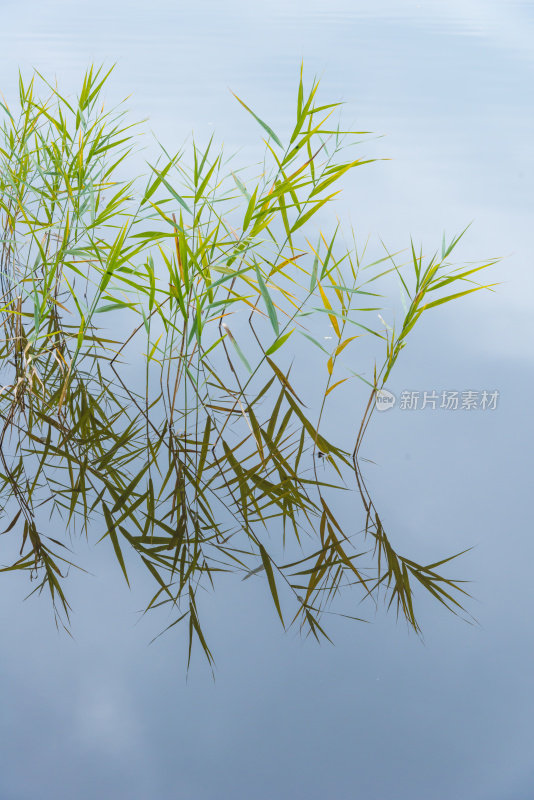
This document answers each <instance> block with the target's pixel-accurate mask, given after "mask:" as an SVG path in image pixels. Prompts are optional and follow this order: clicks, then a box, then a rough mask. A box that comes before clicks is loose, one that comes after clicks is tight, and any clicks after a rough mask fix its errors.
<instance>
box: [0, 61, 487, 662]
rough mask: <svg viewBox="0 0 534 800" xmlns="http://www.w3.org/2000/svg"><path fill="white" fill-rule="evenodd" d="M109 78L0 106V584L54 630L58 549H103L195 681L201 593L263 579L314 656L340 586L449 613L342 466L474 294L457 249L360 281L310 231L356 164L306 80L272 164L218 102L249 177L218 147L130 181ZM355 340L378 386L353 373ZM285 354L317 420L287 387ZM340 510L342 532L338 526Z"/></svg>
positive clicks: (35, 81)
mask: <svg viewBox="0 0 534 800" xmlns="http://www.w3.org/2000/svg"><path fill="white" fill-rule="evenodd" d="M108 76H109V73H107V74H106V73H104V72H103V70H102V69H90V70H89V71H88V72H87V74H86V75H85V77H84V80H83V84H82V87H81V90H80V92H79V95H78V97H77V99H76V100H73V99H71V98H69V97H66V96H64V95H63V94H61V93H60V91H59V89H58V87H57V86H56V85H52V84H50V83H49V82H47V81H46V79H45V78H44V77H43V76H42V75H40V74H39V73H36V74H35V75H34V76H33V78H32V79H31V80H30V81H29V82H24V81H23V80H22V78H21V79H20V84H19V107H18V108H17V110H16V111H15V110H12V109H11V108H10V107H8V105H7V104H4V103H2V109H1V111H2V115H3V119H2V127H1V132H0V230H1V234H0V236H1V249H0V281H1V290H0V291H1V300H0V316H1V326H2V335H1V341H0V348H1V349H0V368H1V384H2V386H1V390H0V417H1V427H0V504H1V509H2V514H3V517H4V519H5V521H6V524H5V530H4V536H3V538H2V541H3V542H4V549H3V552H4V559H5V554H6V553H9V552H13V553H14V556H13V558H12V560H11V561H10V562H9V563H8V564H7V565H5V566H3V571H8V570H10V571H13V570H26V571H27V572H28V573H29V576H30V578H31V580H32V581H34V582H35V588H34V591H37V592H41V591H43V590H47V592H48V593H49V594H50V597H51V600H52V604H53V607H54V610H55V613H56V619H57V621H58V622H60V623H61V624H64V625H67V624H68V620H69V612H70V607H69V603H68V600H67V596H66V589H65V582H66V577H67V575H68V573H69V571H71V570H72V569H74V568H81V567H82V565H78V564H77V563H75V559H74V557H73V555H72V547H73V542H74V541H75V538H76V537H77V536H80V535H82V536H86V537H88V538H90V539H91V540H94V539H95V538H98V539H99V540H105V541H107V542H108V543H109V546H110V552H113V553H114V556H115V558H116V560H117V562H118V565H119V567H120V570H121V571H122V573H123V575H124V579H125V580H126V581H127V582H128V583H129V582H130V577H131V575H132V574H134V571H135V569H136V568H135V567H134V560H137V561H138V562H139V564H140V565H141V566H142V567H143V568H144V569H146V570H147V571H148V573H149V574H150V576H151V577H152V579H153V584H154V592H153V595H152V596H151V597H150V599H149V600H148V603H147V610H148V609H154V608H157V607H162V606H163V607H167V608H168V609H171V610H172V616H171V622H170V625H169V626H168V627H172V626H174V625H176V624H177V623H179V622H183V624H186V625H187V626H188V630H189V657H190V656H191V647H192V644H193V642H194V641H195V640H198V641H199V642H200V645H201V647H202V650H203V652H204V653H205V655H206V656H207V658H208V659H209V660H210V662H211V661H212V658H213V657H212V653H211V651H210V649H209V645H208V642H207V639H206V637H205V634H204V630H203V626H202V622H201V611H200V609H199V592H200V591H203V590H206V589H210V587H214V586H215V584H216V582H217V580H218V578H219V574H220V573H236V574H237V575H238V576H240V578H241V579H247V578H250V577H252V576H259V577H261V578H264V579H265V584H266V587H267V588H268V591H269V592H270V594H271V596H272V601H273V605H274V609H275V611H276V613H277V614H278V616H279V617H280V620H281V622H282V624H283V625H284V626H286V627H287V626H290V625H292V624H294V625H300V626H301V627H302V628H303V629H304V630H305V631H306V632H308V633H311V634H312V635H313V636H315V637H316V638H317V639H320V638H321V637H325V636H328V634H327V630H326V628H325V623H324V615H325V613H330V611H331V610H332V608H333V607H334V606H333V603H334V600H335V598H336V597H337V596H338V595H340V593H341V591H342V590H345V588H346V587H351V592H350V594H348V595H346V594H345V593H344V595H343V596H344V597H345V601H344V602H347V597H348V603H349V610H351V609H352V608H353V606H354V605H355V602H356V601H360V600H361V599H363V598H368V599H371V600H375V601H376V600H377V598H378V597H379V596H383V597H384V598H385V600H386V603H387V605H388V606H393V607H394V608H395V609H396V611H397V613H398V614H400V615H401V616H402V617H404V618H405V619H406V620H407V621H408V623H409V625H410V626H411V627H413V628H414V629H415V630H419V626H418V622H417V619H416V616H415V612H414V604H413V593H414V587H416V586H417V587H419V588H422V589H424V590H426V591H428V592H429V593H430V594H432V595H433V596H434V597H435V598H436V599H437V600H439V601H440V602H441V603H443V604H444V605H445V606H447V607H448V608H450V609H451V610H453V611H454V612H455V613H457V612H460V611H461V609H462V605H461V596H462V594H465V589H463V588H462V586H461V583H460V582H459V581H456V580H453V579H451V578H448V577H445V575H444V574H442V571H441V566H442V565H443V564H444V563H445V561H446V560H448V559H445V560H444V561H441V562H439V563H435V564H430V565H422V564H419V563H417V562H416V561H414V560H412V559H409V558H406V557H404V556H402V555H401V554H399V553H398V552H396V550H395V548H394V547H393V545H392V543H391V542H390V540H389V539H388V537H387V536H386V533H385V531H384V528H383V526H382V524H381V521H380V518H379V515H378V513H377V510H376V508H375V506H374V504H373V502H372V500H371V498H370V496H369V493H368V491H367V488H366V486H365V482H364V479H363V475H362V471H361V466H360V462H359V458H358V453H359V449H360V446H361V442H362V439H363V436H364V434H365V431H366V429H367V426H368V424H369V420H370V418H371V415H372V412H373V409H374V402H373V401H374V397H375V394H376V392H377V391H378V390H380V389H381V388H382V387H383V386H384V384H385V383H386V381H387V380H388V378H389V376H390V374H391V371H392V369H393V367H394V365H395V362H396V361H397V358H398V357H399V354H400V352H401V350H402V349H403V347H404V346H405V344H406V341H407V338H408V335H409V334H411V331H412V330H413V328H414V326H415V325H416V323H417V322H418V320H419V319H420V318H421V316H422V315H423V314H425V313H426V312H427V311H430V310H431V309H434V308H435V307H436V306H438V305H440V304H443V303H446V302H450V301H452V300H456V299H457V298H459V297H461V296H462V295H466V294H468V293H470V292H474V291H478V290H479V289H480V288H483V287H482V286H481V285H480V284H478V283H477V282H476V280H477V278H478V275H479V273H480V271H482V270H484V269H485V268H486V267H487V266H489V264H480V265H477V266H467V267H464V268H458V267H454V266H453V265H452V264H451V262H450V255H451V253H452V251H453V249H454V248H455V247H456V245H457V243H458V239H459V237H458V238H457V239H455V240H453V241H452V243H451V244H450V245H447V244H446V243H445V242H444V244H443V248H442V251H441V253H440V254H439V256H438V255H437V254H436V255H433V256H431V257H429V258H425V257H424V256H423V255H422V254H419V255H418V254H416V252H415V250H414V249H413V247H412V254H411V258H410V259H409V260H408V261H407V263H406V264H398V263H397V262H396V261H395V259H394V258H392V257H391V256H390V255H389V254H385V255H384V257H383V258H380V259H379V260H375V261H374V262H373V263H367V262H366V260H365V249H364V252H363V253H362V252H359V251H358V248H357V247H356V245H355V243H354V246H353V245H351V247H347V246H346V245H344V244H343V243H342V237H341V235H340V232H339V226H336V228H335V229H334V231H333V233H332V234H331V235H330V236H326V235H325V234H324V233H323V232H320V231H319V230H318V227H317V223H316V220H318V219H322V220H323V221H324V219H325V209H327V208H328V206H329V204H331V202H332V200H333V199H334V198H335V196H336V195H337V193H338V184H339V181H340V180H341V179H342V178H344V177H346V176H347V175H348V173H350V172H352V171H353V170H355V169H357V168H360V167H362V166H363V165H366V164H369V163H370V159H365V158H364V159H361V158H357V157H354V155H353V154H352V153H353V150H352V149H351V148H353V147H354V145H355V144H357V143H358V137H359V136H360V134H359V133H358V132H353V131H343V130H341V129H340V125H339V122H338V121H337V118H336V114H338V106H339V104H337V103H328V104H321V103H319V101H318V100H317V90H318V83H317V82H316V81H314V82H313V83H312V85H311V87H310V88H309V89H305V87H304V82H303V79H302V72H301V76H300V82H299V87H298V94H297V104H296V114H295V121H294V127H293V130H292V131H291V132H290V134H289V135H288V136H287V137H286V139H285V140H282V139H280V138H279V137H278V136H277V135H276V133H275V132H274V131H273V130H272V129H271V127H270V126H269V125H267V124H266V123H265V122H264V121H263V120H261V119H260V118H259V117H258V116H257V115H256V114H255V113H254V112H253V111H252V110H251V109H250V108H249V107H248V105H246V104H245V102H244V101H243V100H241V99H240V98H237V99H238V101H239V103H240V104H241V106H243V107H244V109H245V110H246V111H247V112H249V113H250V114H252V116H253V117H254V118H255V119H256V121H257V122H258V123H259V125H260V126H261V129H262V133H263V134H264V136H265V159H264V162H263V163H262V164H261V165H260V167H259V168H258V169H256V170H255V171H254V170H251V169H248V170H247V169H242V168H238V167H235V166H234V163H235V158H234V159H228V158H226V156H225V153H224V151H223V150H222V149H217V148H216V147H215V144H214V141H213V138H212V139H211V140H210V141H209V142H208V143H207V145H206V146H205V147H199V146H198V145H197V143H196V142H195V141H193V142H192V144H191V146H190V148H189V149H188V150H182V149H180V150H179V151H178V152H176V153H169V152H168V151H167V150H166V149H165V148H164V147H162V146H160V147H159V152H158V154H157V155H156V157H155V158H152V159H150V162H149V163H148V162H147V164H146V170H147V174H145V175H144V176H141V177H137V176H134V177H133V178H129V177H128V176H129V171H130V169H131V167H130V165H131V164H132V163H136V159H138V158H139V137H140V134H139V130H140V129H139V127H138V126H136V125H132V124H131V122H130V121H129V119H128V116H127V114H126V112H125V111H124V109H123V107H122V106H119V107H118V108H115V109H112V110H110V111H107V110H106V109H105V106H104V105H103V102H102V94H103V91H104V89H105V86H106V81H107V80H108ZM348 152H350V153H351V154H352V155H351V156H350V157H347V153H348ZM388 276H389V277H391V276H396V277H398V280H400V281H401V283H402V286H403V289H404V292H405V294H406V295H407V296H408V298H409V302H408V304H407V307H406V311H405V315H404V318H403V319H402V320H401V323H400V325H398V326H397V327H396V328H395V327H393V326H388V325H384V324H383V323H382V319H381V317H380V315H379V314H378V313H377V312H379V311H380V309H381V308H382V304H383V298H382V297H381V290H380V289H379V288H378V287H379V285H380V282H381V281H383V280H387V279H388ZM432 313H433V312H432ZM314 320H319V321H321V320H323V321H325V322H326V321H328V325H329V326H330V330H331V333H332V336H331V337H330V338H329V339H328V341H327V340H326V339H325V338H324V337H323V338H322V339H320V338H319V337H318V336H317V335H316V334H315V329H314ZM362 341H365V342H369V341H372V342H374V343H375V345H376V348H375V351H376V357H375V362H374V364H373V363H372V364H369V363H368V364H366V365H361V364H360V367H359V368H357V369H347V367H346V366H345V365H346V364H347V363H350V364H351V365H352V364H358V363H359V361H360V359H361V354H360V351H359V350H358V348H359V347H360V345H361V343H362ZM303 348H304V349H303ZM351 351H352V355H351ZM304 352H305V353H306V356H305V357H306V359H307V364H308V368H309V372H310V374H313V375H314V376H317V379H315V377H314V380H313V384H314V391H315V395H314V397H313V398H312V400H311V401H310V398H309V397H307V396H306V391H307V389H306V385H305V383H304V384H303V385H302V386H301V385H300V384H297V383H296V382H295V378H294V375H296V374H298V372H299V371H298V370H296V369H295V367H294V366H292V362H291V357H293V356H294V355H295V354H297V358H299V353H301V354H302V353H304ZM342 354H343V355H342ZM302 357H304V356H302ZM323 376H324V381H323V386H322V388H320V390H318V389H317V386H318V385H319V382H320V380H322V378H323ZM347 381H351V382H352V383H351V385H352V384H353V383H354V382H356V383H358V384H359V385H360V386H362V385H363V386H365V385H366V384H367V387H366V389H367V392H368V395H369V401H368V403H367V406H365V402H364V403H363V406H362V409H361V412H360V417H362V420H361V425H359V426H358V425H356V426H355V428H354V439H353V441H352V443H350V445H349V447H347V445H346V442H344V446H343V447H341V446H340V444H339V443H336V442H333V441H330V439H329V438H327V437H326V435H325V433H324V424H323V422H324V415H325V413H326V411H325V410H326V409H327V407H328V409H329V410H330V411H329V413H335V404H336V397H338V396H339V393H341V392H343V391H345V390H346V386H347V385H348V384H347ZM362 382H363V383H362ZM308 388H309V387H308ZM317 391H319V401H318V402H317ZM358 428H359V430H358ZM330 438H331V437H330ZM347 491H349V492H352V496H353V497H354V498H359V502H360V508H361V525H360V526H358V524H357V523H355V522H354V520H355V516H354V515H353V518H352V520H351V523H350V524H351V527H350V528H348V527H347V524H346V523H344V522H343V521H342V520H341V519H340V515H339V514H338V512H337V509H336V498H339V496H340V493H346V492H347ZM51 534H53V535H51ZM4 564H5V561H4ZM348 616H354V614H352V613H351V614H349V615H348Z"/></svg>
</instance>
